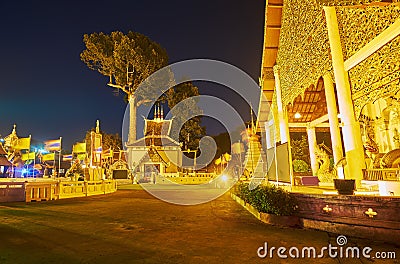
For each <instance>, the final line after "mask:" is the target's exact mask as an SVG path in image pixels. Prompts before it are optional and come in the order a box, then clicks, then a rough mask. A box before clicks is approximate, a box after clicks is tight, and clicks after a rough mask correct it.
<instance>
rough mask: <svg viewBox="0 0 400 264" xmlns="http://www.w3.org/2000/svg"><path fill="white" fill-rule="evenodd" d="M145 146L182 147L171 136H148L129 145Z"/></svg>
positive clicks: (128, 145)
mask: <svg viewBox="0 0 400 264" xmlns="http://www.w3.org/2000/svg"><path fill="white" fill-rule="evenodd" d="M144 146H160V147H180V144H179V143H178V142H176V141H175V140H173V139H172V138H170V137H169V136H146V137H144V138H141V139H138V140H136V141H135V142H133V143H132V144H127V147H144Z"/></svg>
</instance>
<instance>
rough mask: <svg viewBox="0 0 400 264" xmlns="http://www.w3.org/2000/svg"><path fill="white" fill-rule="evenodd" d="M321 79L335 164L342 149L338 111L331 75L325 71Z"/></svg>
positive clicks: (341, 154) (341, 155) (339, 158)
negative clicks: (322, 80)
mask: <svg viewBox="0 0 400 264" xmlns="http://www.w3.org/2000/svg"><path fill="white" fill-rule="evenodd" d="M323 79H324V87H325V97H326V105H327V108H328V118H329V131H330V134H331V141H332V151H333V160H334V161H335V164H337V163H338V162H339V160H341V159H342V158H343V149H342V138H341V136H340V127H339V119H338V111H337V107H336V95H335V89H334V86H333V80H332V77H331V75H330V74H329V73H325V74H324V76H323Z"/></svg>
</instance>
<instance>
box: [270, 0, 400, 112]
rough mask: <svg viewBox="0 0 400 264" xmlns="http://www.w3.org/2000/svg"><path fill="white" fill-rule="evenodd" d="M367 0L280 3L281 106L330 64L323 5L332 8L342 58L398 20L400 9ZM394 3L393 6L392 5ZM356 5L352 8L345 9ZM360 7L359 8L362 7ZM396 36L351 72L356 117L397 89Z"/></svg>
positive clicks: (399, 43)
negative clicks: (365, 108) (334, 9)
mask: <svg viewBox="0 0 400 264" xmlns="http://www.w3.org/2000/svg"><path fill="white" fill-rule="evenodd" d="M375 2H379V1H369V0H364V1H363V0H358V1H355V0H354V1H353V0H346V1H339V0H319V1H302V0H284V8H283V13H282V28H281V34H280V46H279V50H278V55H277V64H278V65H279V67H280V82H281V88H282V103H283V105H287V104H289V103H292V102H293V101H294V99H295V98H296V97H297V96H298V95H301V94H304V92H305V90H306V89H307V88H308V87H309V86H310V85H315V84H316V83H317V81H318V79H319V78H320V77H321V76H323V75H324V74H325V73H326V72H330V73H331V74H332V60H331V57H330V56H331V53H330V47H329V39H328V32H327V27H326V21H325V16H324V11H323V5H336V6H338V7H336V10H337V16H338V21H339V29H340V33H341V41H342V48H343V55H344V59H345V60H346V59H348V58H350V57H351V56H352V55H353V54H355V53H356V52H357V51H359V50H360V49H361V48H362V47H364V46H365V45H366V44H367V43H368V42H370V41H371V40H372V39H373V38H375V37H376V36H377V35H379V34H380V33H381V32H383V31H384V30H385V29H386V28H388V27H389V26H390V25H391V24H393V22H394V21H395V20H396V19H399V18H400V6H399V5H398V4H390V5H367V4H369V3H375ZM394 2H397V1H394ZM352 5H358V6H356V7H345V6H352ZM360 5H362V6H360ZM399 57H400V36H399V37H397V38H395V39H393V40H392V41H391V42H390V43H388V44H386V45H385V46H384V47H382V48H381V49H379V50H378V51H377V52H375V53H374V54H373V55H371V56H370V57H369V58H367V59H366V60H364V61H363V62H361V63H360V64H359V65H357V66H355V67H354V68H352V69H351V70H350V71H349V77H350V83H351V89H352V96H353V100H354V107H355V112H356V115H357V116H358V115H359V113H360V111H361V109H362V106H363V105H364V104H365V103H367V102H372V101H374V100H376V99H377V98H380V97H382V96H384V95H393V94H395V93H396V92H398V91H399V90H400V86H399V84H400V81H399V80H400V60H399Z"/></svg>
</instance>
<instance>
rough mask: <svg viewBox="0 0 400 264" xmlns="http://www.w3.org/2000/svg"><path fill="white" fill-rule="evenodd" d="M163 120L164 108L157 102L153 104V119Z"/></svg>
mask: <svg viewBox="0 0 400 264" xmlns="http://www.w3.org/2000/svg"><path fill="white" fill-rule="evenodd" d="M163 120H164V109H163V107H162V105H161V104H157V105H155V106H154V121H158V122H159V121H163Z"/></svg>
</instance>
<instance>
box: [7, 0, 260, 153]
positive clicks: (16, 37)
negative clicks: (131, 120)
mask: <svg viewBox="0 0 400 264" xmlns="http://www.w3.org/2000/svg"><path fill="white" fill-rule="evenodd" d="M264 5H265V1H261V0H252V1H243V0H241V1H239V0H213V1H173V0H172V1H165V0H164V1H133V0H131V1H52V2H50V1H26V2H25V1H1V2H0V10H1V11H0V14H1V15H0V25H1V42H0V78H1V81H0V88H1V95H0V135H1V136H3V137H4V136H6V135H8V134H9V133H10V132H11V130H12V126H13V124H14V123H15V124H17V133H18V136H20V137H25V136H28V135H29V134H31V135H32V137H33V138H34V139H36V140H39V141H43V140H49V139H56V138H58V137H60V136H62V137H63V149H65V150H67V152H68V150H69V151H70V150H71V145H72V144H73V143H75V142H77V141H81V140H82V139H83V138H84V135H85V132H86V131H87V130H89V129H90V128H92V127H94V126H95V122H96V119H100V122H101V129H102V130H104V131H106V132H108V133H119V134H121V124H122V118H123V113H124V111H125V107H126V105H125V103H124V102H123V94H122V93H121V94H120V96H114V95H113V89H111V88H110V87H108V86H107V85H106V83H107V82H108V78H107V77H104V76H102V75H101V74H99V73H97V72H95V71H92V70H90V69H88V68H87V66H86V65H85V64H84V63H83V62H81V60H80V58H79V54H80V53H81V51H82V50H83V49H84V44H83V34H85V33H92V32H105V33H110V32H111V31H115V30H119V31H122V32H125V33H127V32H128V31H129V30H131V31H136V32H140V33H142V34H145V35H147V36H148V37H150V38H151V39H152V40H154V41H156V42H158V43H160V44H161V45H162V46H163V47H164V48H165V49H166V50H167V52H168V54H169V58H170V63H173V62H177V61H181V60H185V59H194V58H209V59H217V60H221V61H225V62H228V63H231V64H233V65H235V66H237V67H239V68H241V69H242V70H244V71H245V72H247V73H248V74H249V75H250V76H251V77H252V78H253V79H254V80H255V81H256V82H258V81H257V80H258V77H259V75H260V67H261V66H260V65H261V55H262V43H263V28H264ZM199 88H200V93H207V94H212V93H215V94H217V95H218V94H220V93H221V92H220V91H216V90H218V89H219V87H218V86H213V85H207V83H206V84H201V85H199ZM206 125H207V124H206ZM207 132H208V133H209V134H216V133H219V132H220V131H218V128H215V127H213V126H209V127H207Z"/></svg>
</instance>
